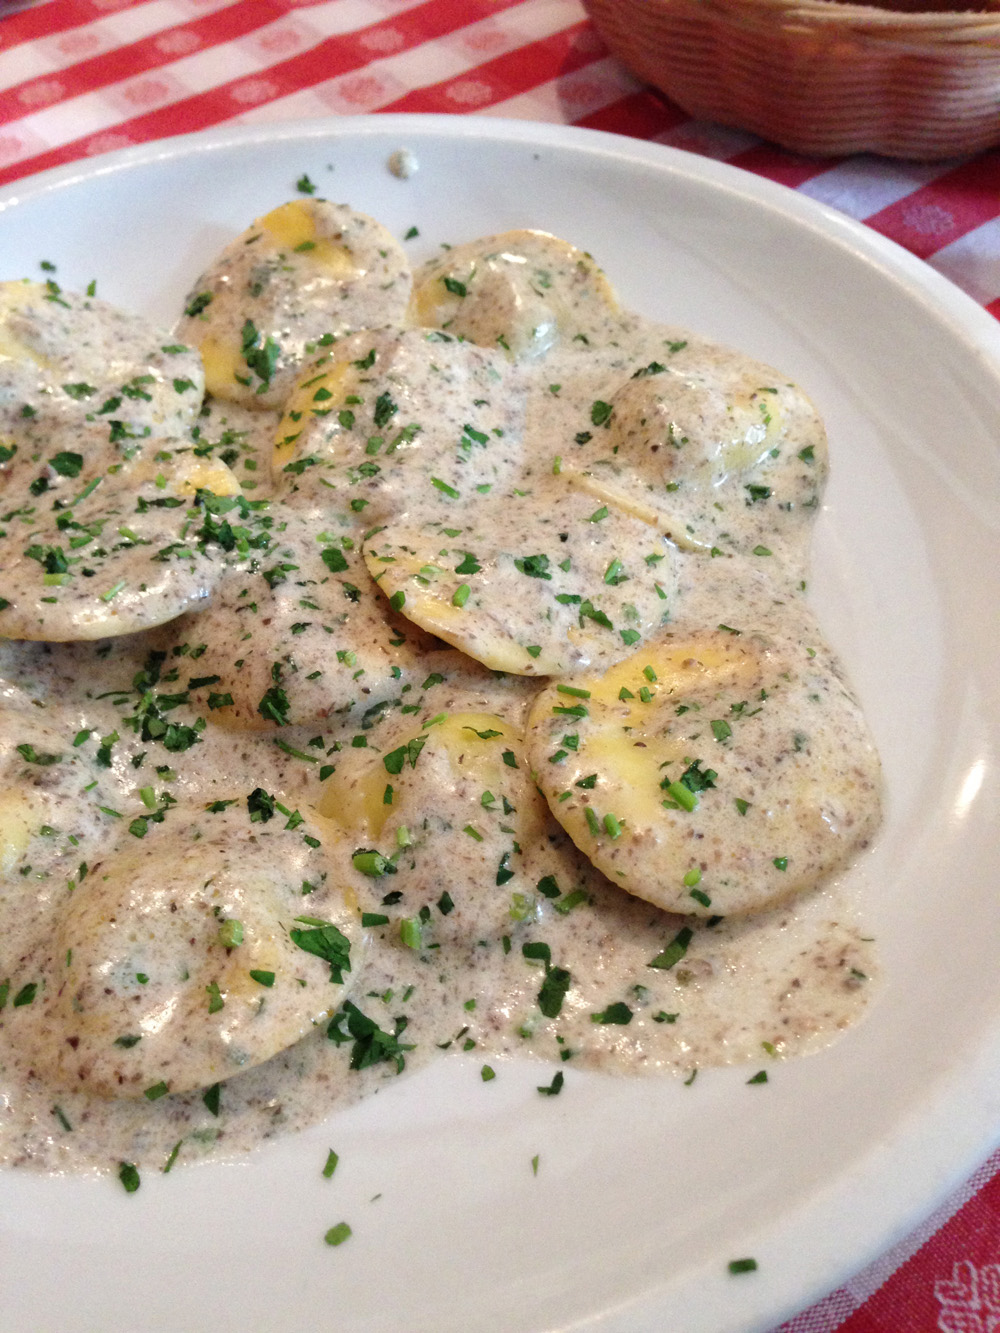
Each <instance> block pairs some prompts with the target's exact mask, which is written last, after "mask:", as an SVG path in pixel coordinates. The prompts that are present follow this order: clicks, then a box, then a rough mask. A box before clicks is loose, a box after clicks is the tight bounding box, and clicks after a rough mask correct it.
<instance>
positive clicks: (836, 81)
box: [584, 0, 1000, 160]
mask: <svg viewBox="0 0 1000 1333" xmlns="http://www.w3.org/2000/svg"><path fill="white" fill-rule="evenodd" d="M584 5H585V7H586V8H587V10H588V12H589V14H590V16H591V18H592V19H593V22H594V25H595V27H596V28H597V31H598V32H599V33H600V35H601V37H602V38H603V39H604V41H605V42H606V43H607V45H608V46H609V47H610V49H611V50H612V52H614V54H615V55H617V56H618V57H619V58H620V59H621V60H623V61H624V62H625V64H626V65H628V66H629V67H630V68H631V69H632V70H633V71H634V72H635V73H636V74H638V75H639V77H640V78H642V79H644V80H645V81H647V82H649V83H652V84H653V85H654V86H655V87H657V88H659V89H660V90H661V91H662V92H664V93H666V94H667V96H668V97H670V98H671V99H672V100H673V101H675V102H676V103H677V104H678V105H679V106H681V107H682V108H683V109H684V110H685V111H686V112H687V113H688V114H689V115H691V116H694V117H696V118H698V119H702V120H714V121H718V122H720V123H722V124H724V125H733V126H738V127H739V128H740V129H745V130H751V131H753V132H754V133H755V134H759V135H761V136H762V137H763V138H766V139H773V140H775V141H776V142H777V143H779V144H782V145H784V146H785V147H786V148H791V149H794V150H795V151H797V152H801V153H810V154H823V155H826V154H844V153H857V152H862V151H870V152H875V153H883V154H885V155H886V156H888V157H904V158H914V159H924V160H928V159H938V158H944V157H952V156H955V155H959V154H965V153H972V152H978V151H980V150H982V149H984V148H989V147H991V146H992V145H993V144H996V143H1000V0H993V3H992V4H980V5H979V7H978V8H976V9H972V8H969V7H964V8H963V7H961V6H960V5H948V4H937V5H931V4H928V3H923V4H920V3H919V0H895V3H884V4H880V5H858V4H845V3H841V2H840V0H798V3H795V2H794V0H584Z"/></svg>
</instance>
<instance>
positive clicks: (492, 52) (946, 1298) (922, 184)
mask: <svg viewBox="0 0 1000 1333" xmlns="http://www.w3.org/2000/svg"><path fill="white" fill-rule="evenodd" d="M383 111H396V112H399V111H405V112H447V113H457V114H468V113H476V114H477V115H488V116H504V117H516V118H522V119H527V120H536V121H548V122H557V123H563V124H573V125H581V126H588V127H590V128H593V129H601V130H608V131H612V132H615V133H619V134H625V135H632V136H634V137H637V138H640V139H651V140H655V141H656V142H659V143H665V144H670V145H673V146H675V147H679V148H685V149H688V150H689V151H692V152H695V153H700V154H703V155H705V156H708V157H713V158H717V159H722V160H725V161H727V162H730V163H733V164H734V165H736V166H739V167H742V168H744V169H745V170H748V171H751V172H755V173H757V174H759V175H762V176H766V177H768V178H769V179H770V180H773V181H778V182H781V183H782V184H784V185H787V186H789V187H791V188H792V189H795V190H797V191H799V192H801V193H802V194H806V195H809V196H811V197H812V198H814V199H818V200H821V201H823V202H824V203H826V204H828V205H831V206H833V207H834V208H837V209H840V210H842V211H843V212H845V213H847V214H849V215H850V216H851V217H852V218H855V219H857V220H859V221H862V222H864V223H866V224H867V225H868V226H870V227H872V228H874V229H875V230H876V231H879V232H881V233H882V234H883V235H885V236H888V237H890V238H891V239H892V240H894V241H896V242H898V243H899V244H900V245H902V246H904V247H905V248H906V249H908V250H910V251H911V252H912V253H913V254H915V255H917V256H919V257H920V258H921V259H923V260H926V262H927V263H929V264H930V265H931V266H932V267H934V268H936V269H938V271H939V272H941V273H943V274H944V275H945V276H947V277H948V278H950V279H951V280H952V281H953V282H955V283H956V284H957V285H958V286H959V287H961V288H963V289H964V290H965V291H966V292H968V293H969V294H970V295H971V296H972V297H973V298H974V299H975V300H976V301H977V302H979V303H980V304H981V305H983V306H984V307H985V308H986V309H987V310H989V311H991V312H992V313H994V314H996V315H998V316H1000V150H998V151H993V152H988V153H984V154H981V155H979V156H977V157H974V158H971V159H963V160H956V161H950V162H938V163H934V164H915V163H898V162H890V161H887V160H884V159H879V158H874V157H867V156H861V157H851V158H844V159H839V160H823V159H817V158H806V157H801V156H798V155H795V154H793V153H789V152H786V151H784V150H782V149H780V148H776V147H774V146H772V145H769V144H767V143H764V142H762V141H761V140H760V139H758V138H756V137H755V136H753V135H751V134H747V133H743V132H741V131H738V130H730V129H724V128H721V127H719V126H713V125H708V124H704V123H699V122H696V121H692V120H691V119H690V118H689V117H688V116H686V115H685V114H684V113H683V112H682V111H681V110H680V109H679V108H678V107H676V106H674V105H673V104H671V103H670V102H669V101H667V100H666V99H665V98H664V97H662V96H660V95H659V94H657V93H655V92H653V91H651V90H650V89H648V88H646V87H643V86H642V85H640V84H639V83H638V82H637V81H636V80H635V79H634V78H633V77H632V76H631V75H630V74H629V73H628V72H627V71H626V70H625V69H624V68H623V67H622V66H621V65H619V64H618V63H617V62H616V61H615V60H614V59H613V58H612V57H611V56H610V55H609V54H608V53H607V51H606V50H605V49H604V47H603V45H602V43H601V41H600V39H599V38H598V36H597V34H596V33H595V32H594V30H593V28H592V27H591V26H590V24H589V22H588V21H587V18H586V16H585V14H584V12H583V10H582V8H581V5H580V3H579V0H0V184H7V183H8V182H10V181H14V180H17V179H19V178H21V177H24V176H27V175H29V174H31V173H33V172H37V171H41V170H44V169H45V168H47V167H52V166H56V165H58V164H60V163H65V162H71V161H74V160H76V159H80V158H85V157H92V156H95V155H97V154H100V153H106V152H109V151H111V150H113V149H116V148H121V147H124V146H126V145H129V144H135V143H142V142H146V141H148V140H152V139H160V138H164V137H167V136H170V135H176V134H183V133H188V132H190V131H193V130H199V129H204V128H208V127H210V126H215V125H221V124H231V125H236V124H244V125H250V124H257V123H261V122H265V121H275V120H283V119H299V118H303V117H312V116H322V115H328V114H336V115H345V114H357V113H370V112H383ZM0 1324H2V1314H0ZM834 1329H839V1330H843V1331H844V1333H876V1331H877V1333H904V1331H906V1333H909V1331H910V1330H916V1331H917V1333H923V1330H942V1333H996V1330H998V1329H1000V1153H997V1154H995V1155H994V1156H993V1157H992V1158H991V1159H990V1160H989V1161H988V1162H986V1163H985V1164H984V1165H983V1167H982V1168H981V1169H980V1170H979V1171H978V1172H977V1173H976V1174H975V1175H973V1176H972V1177H971V1178H970V1180H969V1181H968V1182H967V1183H966V1185H965V1186H964V1187H963V1188H962V1189H961V1190H960V1191H959V1192H958V1193H957V1194H956V1195H955V1196H954V1197H953V1198H952V1199H950V1200H949V1201H948V1202H947V1203H946V1204H945V1205H944V1206H942V1207H941V1208H940V1209H939V1210H938V1211H937V1213H935V1214H934V1216H932V1217H931V1218H929V1219H928V1220H927V1221H926V1222H925V1223H924V1225H923V1226H921V1227H920V1228H918V1230H917V1231H916V1232H914V1233H913V1235H912V1236H910V1237H908V1238H907V1239H906V1240H905V1241H904V1242H902V1243H901V1244H900V1245H898V1246H897V1247H896V1248H895V1249H893V1250H892V1251H890V1252H889V1253H888V1254H885V1255H883V1256H882V1257H881V1258H880V1259H878V1260H877V1261H876V1262H875V1263H873V1264H872V1265H871V1266H870V1267H869V1268H867V1269H866V1270H865V1271H864V1272H862V1273H859V1274H857V1275H856V1276H855V1277H854V1278H853V1279H852V1280H851V1281H850V1282H848V1283H847V1284H845V1285H844V1286H843V1287H841V1288H840V1289H838V1290H837V1291H834V1292H832V1293H831V1294H830V1295H829V1296H827V1297H826V1298H825V1299H824V1300H822V1301H820V1302H819V1304H817V1305H815V1306H813V1307H812V1308H811V1309H809V1310H807V1311H804V1312H803V1313H801V1314H799V1315H798V1316H796V1317H795V1318H794V1319H792V1320H790V1321H789V1322H788V1323H786V1324H784V1325H782V1329H781V1333H832V1330H834Z"/></svg>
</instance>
